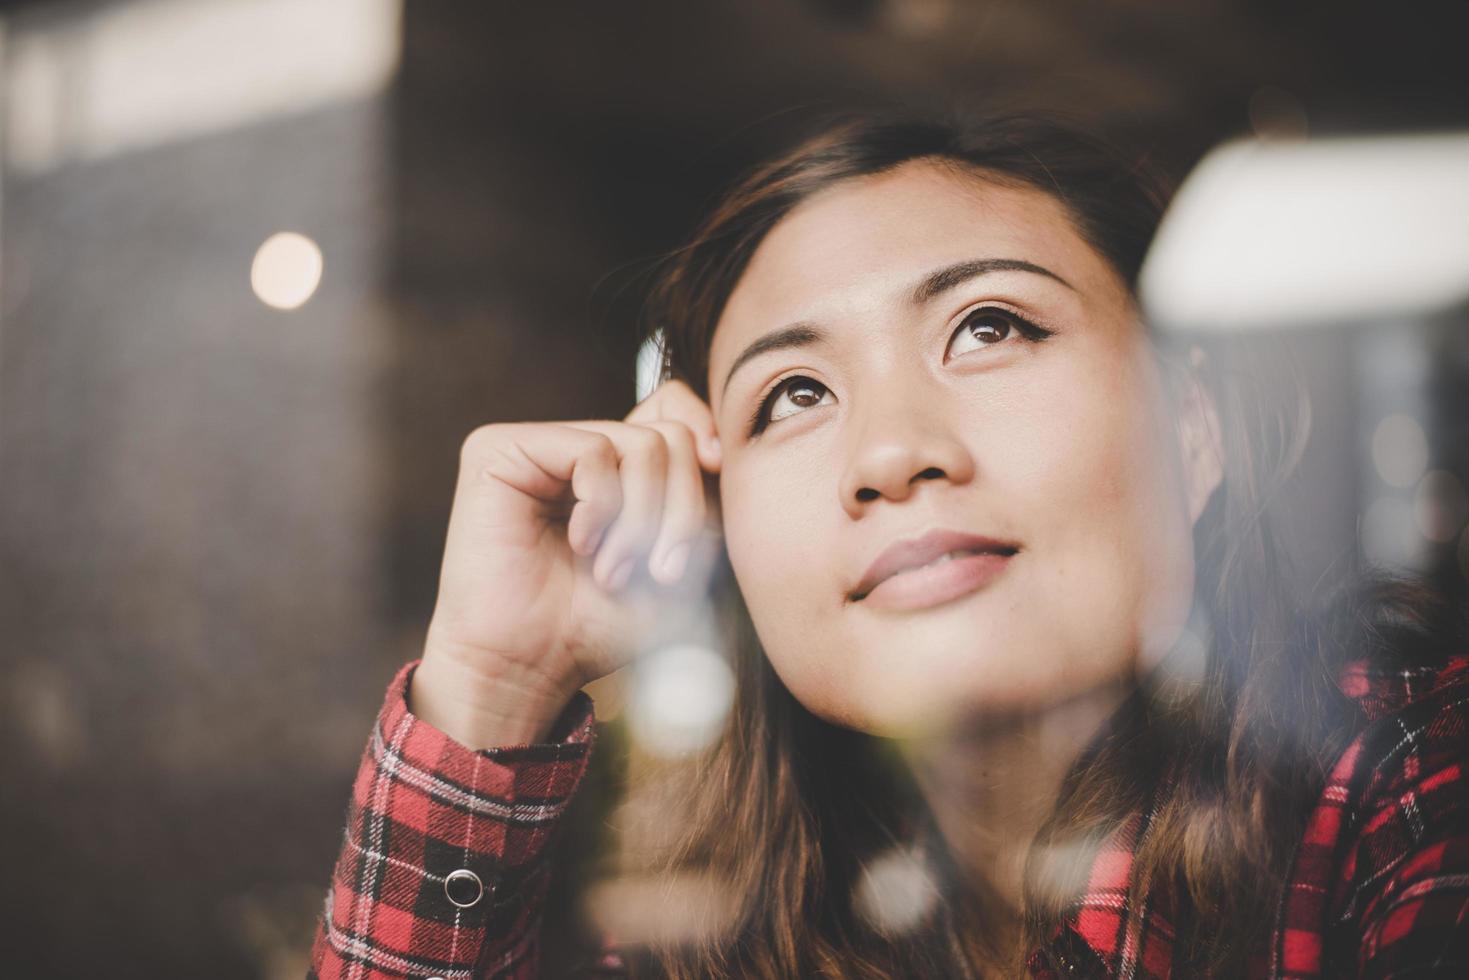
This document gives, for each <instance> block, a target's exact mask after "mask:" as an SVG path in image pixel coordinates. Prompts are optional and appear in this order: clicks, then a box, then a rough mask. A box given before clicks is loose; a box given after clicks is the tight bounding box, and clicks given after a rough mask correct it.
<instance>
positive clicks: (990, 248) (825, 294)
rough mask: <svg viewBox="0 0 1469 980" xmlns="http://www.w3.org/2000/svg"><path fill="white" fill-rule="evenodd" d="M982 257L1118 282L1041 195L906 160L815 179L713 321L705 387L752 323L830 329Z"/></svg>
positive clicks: (1089, 283)
mask: <svg viewBox="0 0 1469 980" xmlns="http://www.w3.org/2000/svg"><path fill="white" fill-rule="evenodd" d="M988 258H1000V259H1022V260H1025V261H1029V262H1033V263H1035V264H1037V265H1041V266H1044V267H1046V268H1047V269H1050V270H1052V271H1053V272H1055V273H1057V274H1058V275H1060V276H1061V277H1062V278H1064V279H1066V280H1067V281H1068V282H1070V283H1072V284H1073V285H1075V286H1076V287H1077V289H1078V291H1079V292H1082V293H1084V294H1085V293H1089V292H1110V293H1115V292H1116V291H1118V289H1120V288H1122V287H1121V283H1120V280H1119V278H1118V277H1117V275H1116V273H1115V272H1114V271H1113V270H1112V268H1111V266H1110V265H1109V264H1108V263H1107V262H1106V261H1105V260H1104V259H1103V258H1102V257H1101V256H1100V255H1099V254H1098V253H1097V252H1096V251H1095V250H1094V249H1093V248H1092V247H1091V246H1090V245H1089V244H1087V243H1086V241H1085V240H1083V239H1082V238H1081V236H1080V234H1079V233H1078V232H1077V230H1076V227H1075V225H1074V224H1073V223H1072V221H1071V219H1070V217H1069V216H1068V214H1067V213H1066V211H1065V209H1064V208H1063V207H1062V205H1061V204H1060V202H1059V201H1058V200H1057V199H1056V198H1054V197H1052V196H1051V195H1049V194H1046V193H1044V192H1043V191H1040V190H1036V189H1034V188H1030V187H1025V186H1013V185H1009V184H1004V183H998V182H996V181H995V180H992V179H987V178H986V177H985V176H984V175H983V174H982V173H980V172H978V171H975V170H967V169H964V168H962V167H961V166H959V165H951V164H948V163H946V162H942V161H931V160H915V161H910V162H908V163H905V164H902V165H901V166H899V167H896V168H894V169H893V170H890V171H887V172H886V173H883V174H878V175H876V176H871V177H855V178H851V179H848V180H845V181H842V182H840V183H838V184H835V185H833V186H831V187H828V188H825V189H824V190H821V191H819V192H817V193H816V194H814V195H812V196H811V197H810V198H808V199H807V200H805V201H803V202H802V203H801V204H799V205H798V206H797V207H795V208H794V209H792V211H791V212H790V213H789V214H788V215H786V216H785V218H783V219H782V220H781V221H780V222H779V223H778V224H776V226H775V227H774V228H773V229H771V231H770V233H769V234H768V235H766V237H765V239H764V240H763V241H762V242H761V243H760V246H759V247H758V248H757V249H756V250H755V253H754V255H753V256H752V257H751V260H750V263H749V265H748V266H747V267H746V269H745V272H744V274H743V275H742V276H741V278H740V281H739V282H738V283H737V284H736V286H735V289H734V291H733V292H732V293H731V294H730V297H729V300H728V302H727V303H726V304H725V308H724V311H723V314H722V315H721V316H720V320H719V323H718V325H717V326H716V328H715V332H714V338H713V343H712V346H711V349H710V361H709V380H710V389H709V390H710V391H711V392H717V391H718V385H717V384H715V383H714V381H715V379H716V378H720V379H722V378H723V371H724V370H726V369H727V366H728V365H729V363H730V362H731V361H732V360H733V358H734V357H735V355H736V354H737V353H738V352H739V351H740V350H741V349H743V348H744V346H745V345H746V344H748V343H749V342H750V341H752V340H754V339H755V338H756V337H758V336H760V335H761V334H764V333H766V332H768V331H770V330H773V329H776V328H778V327H781V326H784V325H785V324H787V323H789V322H792V321H796V320H815V321H820V322H823V323H828V325H829V326H830V327H831V328H833V329H840V328H841V321H842V320H843V319H844V318H845V317H849V316H860V315H862V314H863V313H864V312H870V311H872V310H874V309H878V308H880V307H882V306H886V305H890V304H892V303H895V302H900V301H901V300H902V299H903V298H905V297H906V296H907V295H908V294H909V292H910V291H911V289H912V287H913V285H914V284H915V283H917V282H919V281H920V280H921V279H922V278H923V277H924V276H925V275H927V274H928V273H930V272H932V271H934V270H935V269H938V268H942V267H943V266H945V265H948V264H951V263H953V262H959V261H967V260H970V259H988Z"/></svg>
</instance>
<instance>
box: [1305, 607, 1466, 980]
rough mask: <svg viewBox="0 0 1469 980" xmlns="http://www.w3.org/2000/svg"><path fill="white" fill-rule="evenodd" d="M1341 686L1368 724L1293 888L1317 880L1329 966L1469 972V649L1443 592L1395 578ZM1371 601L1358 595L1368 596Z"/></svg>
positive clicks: (1324, 804)
mask: <svg viewBox="0 0 1469 980" xmlns="http://www.w3.org/2000/svg"><path fill="white" fill-rule="evenodd" d="M1373 587H1375V588H1377V589H1378V590H1379V591H1378V592H1377V594H1376V597H1375V604H1374V605H1371V606H1359V610H1360V611H1361V615H1360V616H1359V617H1357V618H1356V619H1351V620H1347V621H1346V625H1347V627H1349V628H1350V627H1352V626H1355V627H1357V628H1359V629H1360V630H1361V631H1362V634H1363V635H1361V636H1358V637H1356V638H1355V646H1354V648H1352V652H1353V656H1351V657H1350V658H1349V659H1347V660H1346V661H1345V662H1343V663H1342V664H1341V665H1340V668H1339V670H1338V672H1337V674H1336V679H1337V685H1338V687H1339V688H1340V690H1341V691H1342V693H1343V694H1344V695H1346V697H1347V698H1349V699H1350V700H1351V701H1352V702H1353V703H1354V704H1355V705H1356V707H1357V708H1358V710H1359V712H1360V714H1359V727H1358V729H1357V730H1356V732H1355V736H1354V737H1353V738H1352V739H1351V741H1350V743H1349V744H1348V745H1347V747H1346V749H1345V750H1344V751H1343V752H1342V753H1341V754H1340V755H1339V756H1338V757H1337V759H1336V761H1335V763H1334V765H1333V766H1332V768H1331V773H1330V776H1329V778H1328V780H1327V783H1326V786H1325V788H1324V790H1323V792H1322V794H1321V797H1320V799H1319V802H1318V804H1317V806H1316V807H1315V809H1314V811H1313V813H1312V815H1311V819H1310V823H1309V825H1308V828H1307V831H1306V835H1305V839H1304V840H1303V842H1302V845H1301V849H1300V852H1299V855H1298V860H1297V867H1296V871H1295V874H1294V875H1293V880H1292V882H1291V887H1292V888H1293V889H1295V890H1297V893H1298V897H1299V896H1300V895H1301V894H1303V893H1304V892H1306V891H1309V890H1312V889H1319V894H1321V896H1322V897H1323V898H1325V899H1326V901H1325V906H1324V908H1322V909H1321V912H1322V913H1324V920H1323V921H1320V926H1321V928H1322V930H1323V932H1324V934H1325V935H1324V938H1325V939H1326V940H1327V946H1328V950H1327V960H1328V963H1327V964H1326V965H1327V966H1331V967H1333V968H1334V969H1336V970H1348V969H1350V971H1351V972H1352V973H1353V974H1359V975H1374V976H1376V975H1382V976H1386V975H1392V974H1395V973H1398V972H1401V971H1409V970H1415V969H1419V968H1421V967H1423V966H1426V965H1428V964H1431V963H1434V962H1441V963H1442V964H1443V965H1445V966H1447V965H1449V964H1450V963H1453V964H1457V967H1458V968H1460V969H1462V968H1465V967H1469V940H1466V939H1465V938H1464V937H1465V934H1466V929H1465V925H1466V923H1469V644H1466V643H1465V642H1464V638H1463V635H1462V633H1461V632H1460V630H1459V628H1458V625H1457V618H1456V613H1455V612H1454V610H1453V609H1452V608H1450V607H1449V606H1448V605H1447V604H1446V603H1444V602H1442V601H1439V600H1437V599H1435V597H1434V596H1433V595H1432V594H1431V593H1427V592H1422V591H1418V592H1414V591H1411V590H1412V589H1414V588H1416V587H1412V586H1407V587H1406V588H1407V589H1408V590H1409V591H1403V590H1402V588H1401V587H1403V583H1390V585H1389V588H1388V590H1387V591H1386V592H1385V593H1384V592H1383V591H1381V589H1382V584H1381V583H1380V582H1379V583H1375V584H1374V586H1373ZM1359 597H1360V593H1359Z"/></svg>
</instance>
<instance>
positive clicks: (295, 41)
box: [3, 0, 402, 175]
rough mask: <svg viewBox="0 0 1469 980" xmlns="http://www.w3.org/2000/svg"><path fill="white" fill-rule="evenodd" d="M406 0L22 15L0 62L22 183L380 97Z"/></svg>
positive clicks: (207, 1)
mask: <svg viewBox="0 0 1469 980" xmlns="http://www.w3.org/2000/svg"><path fill="white" fill-rule="evenodd" d="M401 7H402V4H401V0H313V2H311V3H300V2H299V0H133V2H130V3H120V4H111V5H107V6H102V7H92V6H88V7H82V8H79V9H78V12H77V13H76V14H74V15H72V16H68V17H60V16H57V15H56V14H55V12H50V13H49V16H47V17H46V18H45V19H44V20H43V19H41V18H39V17H37V18H32V21H34V25H33V26H31V23H30V22H28V21H27V20H26V19H25V18H16V20H15V21H13V22H12V23H13V26H12V30H11V31H10V33H9V35H8V37H7V39H6V47H7V54H8V57H7V58H6V59H5V65H4V74H3V81H4V88H5V94H4V105H5V113H6V120H7V122H6V140H5V144H6V155H7V160H8V162H9V164H10V166H11V167H12V168H14V170H15V171H16V172H17V173H20V174H22V175H24V174H34V173H39V172H42V171H46V170H49V169H52V168H54V167H56V166H59V165H60V164H62V163H65V162H68V161H72V160H82V161H86V160H96V159H101V158H105V157H109V156H112V155H115V154H118V153H122V152H126V151H130V150H137V149H142V148H144V147H148V146H156V145H159V144H164V143H171V142H177V141H180V140H184V139H188V138H190V137H195V136H200V135H204V134H207V133H211V132H219V131H223V130H229V129H236V128H239V127H242V126H246V125H249V124H251V123H255V122H260V121H262V120H265V119H270V118H275V117H278V116H285V115H295V114H299V113H303V112H307V111H309V110H311V109H315V108H320V107H323V106H327V105H332V104H336V103H339V102H346V101H350V100H353V99H358V98H364V97H367V96H370V95H373V94H375V93H377V92H380V91H382V90H383V89H384V88H386V86H387V84H388V82H389V81H390V79H391V78H392V75H393V73H394V71H395V70H396V68H397V64H398V55H399V48H400V40H401V37H400V35H401V27H400V17H401Z"/></svg>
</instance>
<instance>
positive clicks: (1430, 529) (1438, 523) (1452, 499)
mask: <svg viewBox="0 0 1469 980" xmlns="http://www.w3.org/2000/svg"><path fill="white" fill-rule="evenodd" d="M1413 518H1414V520H1415V521H1417V523H1418V530H1419V532H1421V533H1422V535H1423V536H1424V537H1425V538H1427V539H1428V540H1429V541H1432V542H1434V543H1435V544H1447V543H1448V542H1450V541H1452V540H1454V537H1455V536H1456V535H1457V534H1458V533H1459V529H1460V528H1461V527H1463V526H1464V521H1465V520H1466V519H1469V497H1466V495H1465V493H1464V484H1463V482H1461V481H1460V480H1459V478H1458V477H1457V476H1455V475H1454V474H1452V473H1450V472H1448V471H1447V470H1432V471H1430V472H1428V473H1426V474H1424V476H1423V479H1421V480H1419V481H1418V489H1417V490H1416V491H1415V492H1414V494H1413Z"/></svg>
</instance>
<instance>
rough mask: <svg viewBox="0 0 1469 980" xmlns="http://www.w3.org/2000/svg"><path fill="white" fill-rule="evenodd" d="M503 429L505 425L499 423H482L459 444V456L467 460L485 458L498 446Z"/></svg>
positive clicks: (472, 460) (473, 460)
mask: <svg viewBox="0 0 1469 980" xmlns="http://www.w3.org/2000/svg"><path fill="white" fill-rule="evenodd" d="M502 430H503V426H501V425H498V424H490V425H481V426H479V427H478V428H476V429H474V430H472V431H471V432H470V433H469V435H467V436H465V437H464V441H463V442H462V443H461V444H460V446H459V458H460V459H461V460H464V461H465V462H475V461H478V460H481V459H484V458H485V456H487V455H489V454H490V453H491V452H492V451H493V450H494V449H495V448H496V447H498V445H499V441H500V439H501V438H502V436H503V431H502Z"/></svg>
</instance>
